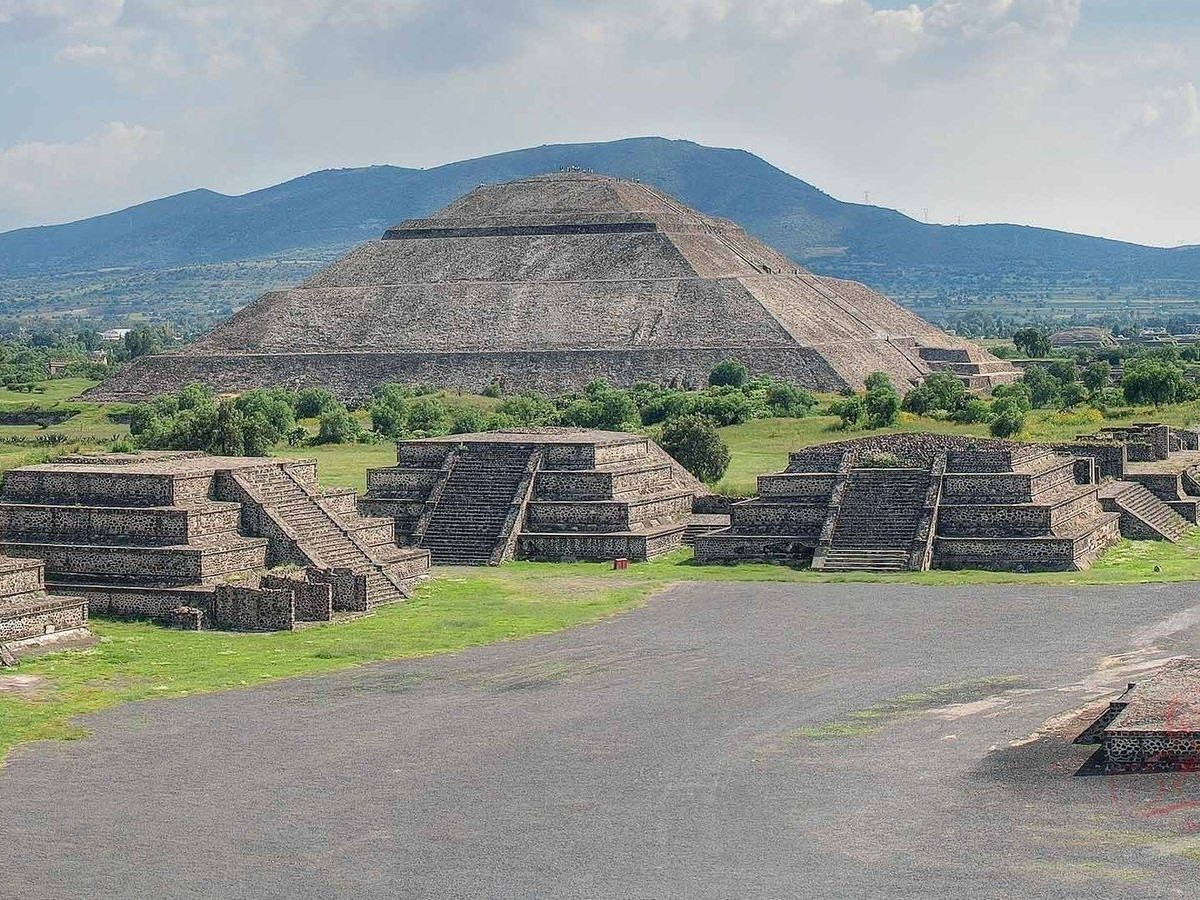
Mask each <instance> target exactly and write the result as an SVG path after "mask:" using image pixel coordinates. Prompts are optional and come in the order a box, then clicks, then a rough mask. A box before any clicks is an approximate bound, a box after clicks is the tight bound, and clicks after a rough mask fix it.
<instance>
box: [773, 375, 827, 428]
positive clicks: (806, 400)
mask: <svg viewBox="0 0 1200 900" xmlns="http://www.w3.org/2000/svg"><path fill="white" fill-rule="evenodd" d="M764 399H765V401H766V412H767V414H768V415H770V416H773V417H775V418H779V419H803V418H804V417H805V416H811V415H812V412H813V410H814V409H816V407H817V398H816V397H814V396H813V395H812V394H811V393H809V392H808V391H806V390H804V388H800V387H796V386H795V385H794V384H789V383H788V382H786V381H773V380H771V381H767V382H766V396H765V397H764Z"/></svg>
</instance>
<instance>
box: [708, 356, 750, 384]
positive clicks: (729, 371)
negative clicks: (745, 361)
mask: <svg viewBox="0 0 1200 900" xmlns="http://www.w3.org/2000/svg"><path fill="white" fill-rule="evenodd" d="M748 374H749V373H747V371H746V367H745V366H744V365H742V364H741V363H740V362H738V361H737V360H736V359H726V360H722V361H721V362H719V363H717V364H716V365H715V366H713V370H712V371H711V372H709V373H708V383H709V384H710V385H712V386H713V387H735V388H740V387H741V386H742V385H743V384H745V383H746V376H747V375H748Z"/></svg>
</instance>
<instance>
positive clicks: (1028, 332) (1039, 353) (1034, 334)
mask: <svg viewBox="0 0 1200 900" xmlns="http://www.w3.org/2000/svg"><path fill="white" fill-rule="evenodd" d="M1012 342H1013V343H1014V344H1015V345H1016V347H1017V349H1018V350H1020V351H1021V352H1022V353H1024V354H1025V355H1026V356H1028V357H1032V358H1036V359H1041V358H1042V357H1044V356H1046V354H1048V353H1049V352H1050V339H1049V338H1048V337H1046V334H1045V332H1043V331H1041V330H1040V329H1037V328H1022V329H1021V330H1020V331H1018V332H1016V333H1015V334H1013V336H1012Z"/></svg>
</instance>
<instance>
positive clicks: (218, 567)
mask: <svg viewBox="0 0 1200 900" xmlns="http://www.w3.org/2000/svg"><path fill="white" fill-rule="evenodd" d="M0 547H2V549H3V551H4V552H5V553H6V554H8V555H9V556H11V557H18V558H21V559H22V560H37V561H39V562H37V563H30V564H29V566H30V569H29V571H30V572H32V571H33V568H34V567H36V568H37V571H38V572H40V570H41V565H42V562H43V561H44V566H45V576H46V581H47V584H48V586H49V587H50V588H51V589H52V590H53V591H54V592H55V593H56V594H62V595H65V596H72V597H82V598H85V599H86V601H87V604H88V606H89V607H90V610H91V612H92V613H94V614H103V615H112V616H128V617H139V618H142V617H145V618H152V619H157V620H160V621H164V622H167V623H170V624H173V625H176V626H178V627H184V628H201V627H206V628H229V629H236V630H243V631H256V630H280V629H290V628H294V627H296V625H297V624H298V623H301V622H311V621H328V620H330V619H331V618H333V617H334V616H335V614H343V613H345V614H349V613H354V612H365V611H368V610H370V609H372V608H374V607H376V606H379V605H380V604H384V603H391V602H394V601H398V600H402V599H404V598H405V597H406V596H408V595H409V593H410V591H411V588H412V586H413V584H414V582H415V580H416V579H417V578H419V577H420V576H422V575H423V574H425V573H426V572H427V571H428V568H429V553H428V552H427V551H424V550H419V549H413V548H406V547H401V546H398V545H397V544H396V540H395V534H394V530H393V525H392V522H391V520H389V519H372V518H365V517H363V516H361V515H359V513H358V509H357V497H356V495H355V492H354V491H353V490H322V489H321V488H319V487H318V485H317V481H316V464H315V462H314V461H313V460H306V459H273V458H250V457H217V456H207V455H205V454H202V453H195V452H158V453H138V454H121V453H107V454H95V455H88V454H78V455H73V456H67V457H63V458H62V459H60V460H58V461H56V462H53V463H46V464H42V465H33V466H26V467H24V468H19V469H13V470H10V471H8V472H6V473H5V474H4V480H3V484H2V485H0ZM30 577H32V576H30Z"/></svg>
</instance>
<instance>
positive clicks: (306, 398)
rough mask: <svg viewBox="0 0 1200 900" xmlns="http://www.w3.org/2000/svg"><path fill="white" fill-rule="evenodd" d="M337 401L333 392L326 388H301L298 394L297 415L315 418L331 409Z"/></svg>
mask: <svg viewBox="0 0 1200 900" xmlns="http://www.w3.org/2000/svg"><path fill="white" fill-rule="evenodd" d="M335 402H336V401H335V400H334V398H333V394H331V393H329V391H327V390H325V388H320V387H306V388H301V389H300V391H299V393H297V394H296V416H297V417H298V418H301V419H315V418H317V417H318V416H320V415H321V414H322V413H324V412H327V411H328V410H329V409H331V408H332V407H333V404H334V403H335Z"/></svg>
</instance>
